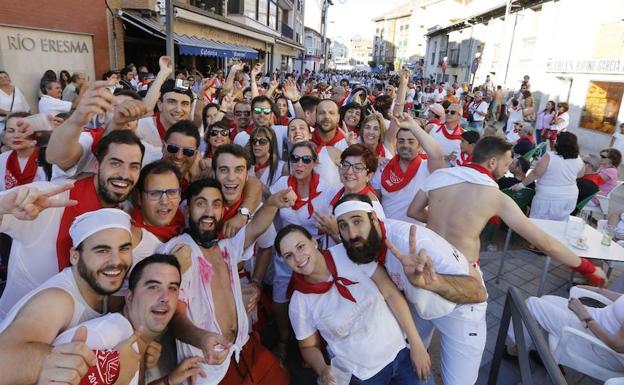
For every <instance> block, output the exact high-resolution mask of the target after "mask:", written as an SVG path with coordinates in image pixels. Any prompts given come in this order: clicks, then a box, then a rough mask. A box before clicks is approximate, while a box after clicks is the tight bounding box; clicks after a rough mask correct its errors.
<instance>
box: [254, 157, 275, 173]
mask: <svg viewBox="0 0 624 385" xmlns="http://www.w3.org/2000/svg"><path fill="white" fill-rule="evenodd" d="M270 164H271V158H270V157H269V159H267V161H266V162H264V163H256V164H254V173H255V174H256V177H257V176H258V172H260V171H261V170H264V169H265V168H267V167H268V166H269V165H270Z"/></svg>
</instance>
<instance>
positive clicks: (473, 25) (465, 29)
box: [426, 0, 624, 153]
mask: <svg viewBox="0 0 624 385" xmlns="http://www.w3.org/2000/svg"><path fill="white" fill-rule="evenodd" d="M519 5H521V6H516V7H513V8H512V9H510V12H509V15H508V17H507V18H505V13H506V8H505V6H504V3H503V6H502V7H496V8H493V9H490V10H489V11H486V12H483V13H480V14H477V15H475V16H474V17H470V18H468V19H466V20H462V21H460V22H458V23H455V24H451V25H448V26H445V27H443V28H440V29H438V30H436V31H432V33H430V34H429V42H428V50H427V55H428V57H429V55H430V56H431V58H434V57H435V60H439V58H440V57H441V56H442V55H445V54H446V55H447V56H449V57H452V55H451V54H449V53H448V52H450V50H451V49H453V48H451V47H453V46H455V47H457V46H459V50H460V52H459V57H460V60H459V64H458V66H457V67H456V69H455V70H453V71H451V69H452V66H451V65H450V60H449V67H448V71H447V74H448V75H450V76H451V77H452V76H457V79H458V80H459V81H465V80H466V79H471V80H472V72H475V74H474V84H482V83H483V82H484V80H485V77H486V76H487V75H490V77H491V78H492V80H493V81H494V84H496V85H498V84H500V85H502V86H503V87H504V88H505V89H506V90H508V91H512V90H517V89H518V88H519V86H520V83H521V81H522V78H523V76H524V75H529V76H530V83H531V92H532V94H533V96H534V98H535V99H536V101H537V105H538V110H541V109H543V107H544V106H545V104H546V103H547V102H548V101H549V100H552V101H555V102H567V103H569V105H570V126H569V131H571V132H574V133H575V134H577V135H578V137H579V142H580V143H581V148H582V149H583V150H584V151H587V152H589V151H591V152H594V153H595V152H597V151H599V150H600V149H601V148H604V147H607V146H608V144H609V142H610V139H611V134H612V133H613V131H614V129H615V128H616V127H617V126H618V125H619V124H620V123H621V122H624V111H623V108H622V99H623V95H624V43H623V42H624V21H623V20H622V15H624V2H622V1H619V0H603V1H601V2H600V6H599V7H598V6H596V7H588V6H587V3H586V2H584V1H582V0H559V1H530V0H524V1H523V2H520V4H519ZM580 26H582V28H581V27H580ZM460 32H461V33H460ZM460 36H472V39H468V40H469V41H472V44H468V45H467V46H466V45H462V44H461V43H463V42H464V40H465V39H464V38H463V37H460ZM445 42H446V43H447V44H445ZM452 43H454V44H455V45H453V44H452ZM470 46H472V49H470V48H469V47H470ZM464 48H465V53H462V52H461V51H462V50H464ZM445 51H446V52H447V53H445ZM477 56H478V57H477ZM475 58H476V59H477V60H476V61H475ZM462 59H465V60H462ZM426 64H430V62H429V61H427V63H426ZM475 64H478V66H476V65H475ZM475 70H476V71H475ZM426 73H427V74H428V75H432V76H433V77H434V78H438V77H440V76H441V67H439V66H437V67H435V66H428V67H427V71H426ZM454 73H456V75H453V74H454ZM449 80H453V78H451V79H449Z"/></svg>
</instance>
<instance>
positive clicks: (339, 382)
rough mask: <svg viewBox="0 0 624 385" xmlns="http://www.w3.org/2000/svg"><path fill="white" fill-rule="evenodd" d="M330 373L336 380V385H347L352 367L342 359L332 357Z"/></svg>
mask: <svg viewBox="0 0 624 385" xmlns="http://www.w3.org/2000/svg"><path fill="white" fill-rule="evenodd" d="M331 373H332V375H333V376H334V379H335V380H336V385H349V383H350V382H351V374H352V373H353V369H352V368H351V365H349V364H348V363H347V362H345V361H344V360H342V359H340V358H339V357H334V358H332V360H331Z"/></svg>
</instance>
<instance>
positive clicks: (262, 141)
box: [250, 138, 269, 146]
mask: <svg viewBox="0 0 624 385" xmlns="http://www.w3.org/2000/svg"><path fill="white" fill-rule="evenodd" d="M250 142H251V145H252V146H255V145H257V144H259V145H261V146H266V145H267V144H269V139H268V138H253V139H251V140H250Z"/></svg>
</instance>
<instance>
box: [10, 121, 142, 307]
mask: <svg viewBox="0 0 624 385" xmlns="http://www.w3.org/2000/svg"><path fill="white" fill-rule="evenodd" d="M72 116H73V115H72ZM70 119H71V118H70ZM96 155H97V165H96V170H97V173H96V175H93V176H91V177H88V178H85V179H81V180H78V181H76V182H75V183H74V187H73V188H72V189H71V191H65V192H62V193H60V194H58V195H57V196H55V197H54V198H55V199H60V200H67V199H70V200H75V201H77V202H78V204H77V205H75V206H71V207H65V208H63V207H59V208H52V209H49V210H45V211H44V212H42V213H41V214H40V215H39V217H38V218H37V219H35V220H33V221H24V220H19V219H17V218H15V217H14V216H6V215H5V216H4V217H2V223H1V224H0V232H3V233H6V234H7V235H9V236H10V237H11V238H13V246H12V248H11V256H10V259H9V268H8V280H7V285H6V289H5V291H4V293H3V295H2V298H0V317H4V316H5V315H6V314H7V311H8V310H9V309H10V308H11V307H12V306H13V305H14V304H15V303H16V302H17V301H18V300H19V299H20V298H22V297H23V296H24V295H25V294H26V293H28V292H29V291H31V290H32V289H34V288H36V287H37V286H39V285H40V284H42V283H43V282H45V281H46V280H47V279H48V278H50V277H52V276H53V275H54V274H56V273H58V272H59V271H61V270H63V269H64V268H66V267H67V266H69V264H70V263H69V262H70V260H69V257H70V253H69V249H70V248H71V245H72V244H71V238H70V235H69V227H70V225H71V223H72V221H73V220H74V219H75V218H76V217H77V216H79V215H81V214H84V213H86V212H89V211H95V210H98V209H100V208H103V207H117V206H118V205H119V204H120V203H123V202H125V200H126V199H127V198H128V196H129V195H130V193H131V192H132V189H133V187H134V184H135V183H136V181H137V179H138V177H139V173H140V171H141V160H142V157H143V145H142V144H141V141H140V140H139V138H137V137H136V135H134V134H133V133H132V132H131V131H128V130H122V131H115V132H113V133H111V134H110V135H107V136H105V137H104V138H103V139H102V140H101V141H100V142H99V143H98V147H97V149H96ZM34 185H35V186H36V187H37V188H39V189H40V190H42V191H44V192H45V191H47V190H49V189H52V188H55V187H57V185H56V184H53V183H50V182H38V183H35V184H34Z"/></svg>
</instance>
